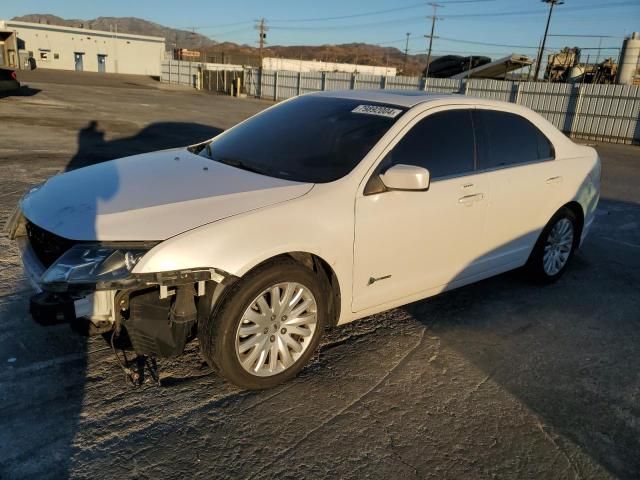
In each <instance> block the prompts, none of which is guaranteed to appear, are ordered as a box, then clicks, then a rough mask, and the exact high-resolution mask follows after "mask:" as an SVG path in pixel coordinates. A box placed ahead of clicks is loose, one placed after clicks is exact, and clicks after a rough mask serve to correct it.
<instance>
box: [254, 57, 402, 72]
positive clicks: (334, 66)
mask: <svg viewBox="0 0 640 480" xmlns="http://www.w3.org/2000/svg"><path fill="white" fill-rule="evenodd" d="M262 68H264V69H265V70H289V71H294V72H346V73H364V74H367V75H384V76H387V77H395V76H396V69H395V68H393V67H379V66H375V65H356V64H355V63H336V62H318V61H316V60H296V59H295V58H273V57H266V58H263V59H262Z"/></svg>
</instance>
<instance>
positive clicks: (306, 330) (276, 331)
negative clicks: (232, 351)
mask: <svg viewBox="0 0 640 480" xmlns="http://www.w3.org/2000/svg"><path fill="white" fill-rule="evenodd" d="M317 315H318V314H317V304H316V299H315V297H314V296H313V294H312V293H311V291H310V290H309V289H308V288H307V287H305V286H304V285H301V284H299V283H295V282H287V283H278V284H276V285H273V286H272V287H270V288H268V289H266V290H264V291H263V292H261V293H260V294H259V295H258V296H257V297H256V298H255V299H254V300H253V301H252V302H251V304H250V305H249V306H248V307H247V309H246V310H245V311H244V314H243V315H242V319H241V321H240V324H239V325H238V329H237V331H236V341H235V344H236V355H237V357H238V360H239V361H240V364H241V365H242V368H244V370H246V371H247V372H249V373H251V374H252V375H256V376H261V377H268V376H272V375H276V374H278V373H281V372H283V371H285V370H286V369H288V368H289V367H291V366H292V365H293V364H294V363H295V362H296V361H297V360H298V359H299V358H300V357H301V356H302V354H303V353H304V352H305V351H306V350H307V348H309V345H310V344H311V339H312V338H313V335H314V333H315V331H316V324H317V321H318V316H317Z"/></svg>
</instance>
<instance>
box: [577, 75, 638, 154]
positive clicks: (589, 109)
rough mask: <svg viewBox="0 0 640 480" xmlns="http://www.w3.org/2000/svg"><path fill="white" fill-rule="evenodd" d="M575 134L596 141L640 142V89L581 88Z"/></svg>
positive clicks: (609, 86) (615, 87)
mask: <svg viewBox="0 0 640 480" xmlns="http://www.w3.org/2000/svg"><path fill="white" fill-rule="evenodd" d="M572 134H573V135H574V136H575V137H578V138H585V139H588V140H595V141H610V142H615V143H630V142H631V141H632V140H633V139H635V140H636V141H639V140H640V87H637V86H631V85H582V86H581V87H580V94H579V99H578V113H577V115H576V118H575V121H574V124H573V131H572Z"/></svg>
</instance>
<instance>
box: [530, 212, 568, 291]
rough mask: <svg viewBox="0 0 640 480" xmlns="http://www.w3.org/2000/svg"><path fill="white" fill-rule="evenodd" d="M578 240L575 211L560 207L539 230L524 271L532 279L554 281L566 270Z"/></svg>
mask: <svg viewBox="0 0 640 480" xmlns="http://www.w3.org/2000/svg"><path fill="white" fill-rule="evenodd" d="M578 242H579V230H578V219H577V218H576V215H575V213H573V211H571V210H569V209H568V208H562V209H560V210H559V211H558V212H557V213H556V214H555V215H554V216H553V218H552V219H551V220H550V221H549V223H548V224H547V225H546V227H545V228H544V229H543V230H542V233H541V234H540V237H539V238H538V241H537V242H536V245H535V246H534V248H533V251H532V252H531V255H530V257H529V260H528V262H527V266H526V268H527V270H528V271H529V273H530V274H531V276H532V277H533V278H534V279H536V280H539V281H542V282H547V283H550V282H554V281H556V280H557V279H559V278H560V277H561V276H562V274H563V273H564V272H565V270H566V269H567V265H568V264H569V261H570V260H571V258H572V257H573V254H574V252H575V250H576V248H577V246H578Z"/></svg>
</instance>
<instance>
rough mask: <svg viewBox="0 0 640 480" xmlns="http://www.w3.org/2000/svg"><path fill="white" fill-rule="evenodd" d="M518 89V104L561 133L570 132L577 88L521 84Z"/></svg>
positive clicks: (550, 84) (546, 84) (555, 84)
mask: <svg viewBox="0 0 640 480" xmlns="http://www.w3.org/2000/svg"><path fill="white" fill-rule="evenodd" d="M518 88H519V92H518V103H520V104H521V105H524V106H525V107H529V108H530V109H531V110H535V111H536V112H538V113H539V114H540V115H542V116H543V117H545V118H546V119H547V120H549V121H550V122H551V123H553V124H554V125H555V126H556V127H557V128H559V129H560V130H562V131H563V132H565V133H570V132H571V128H572V125H573V120H574V117H575V113H576V107H577V101H578V88H577V87H575V86H573V85H570V84H567V83H540V82H523V83H520V84H519V86H518Z"/></svg>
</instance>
